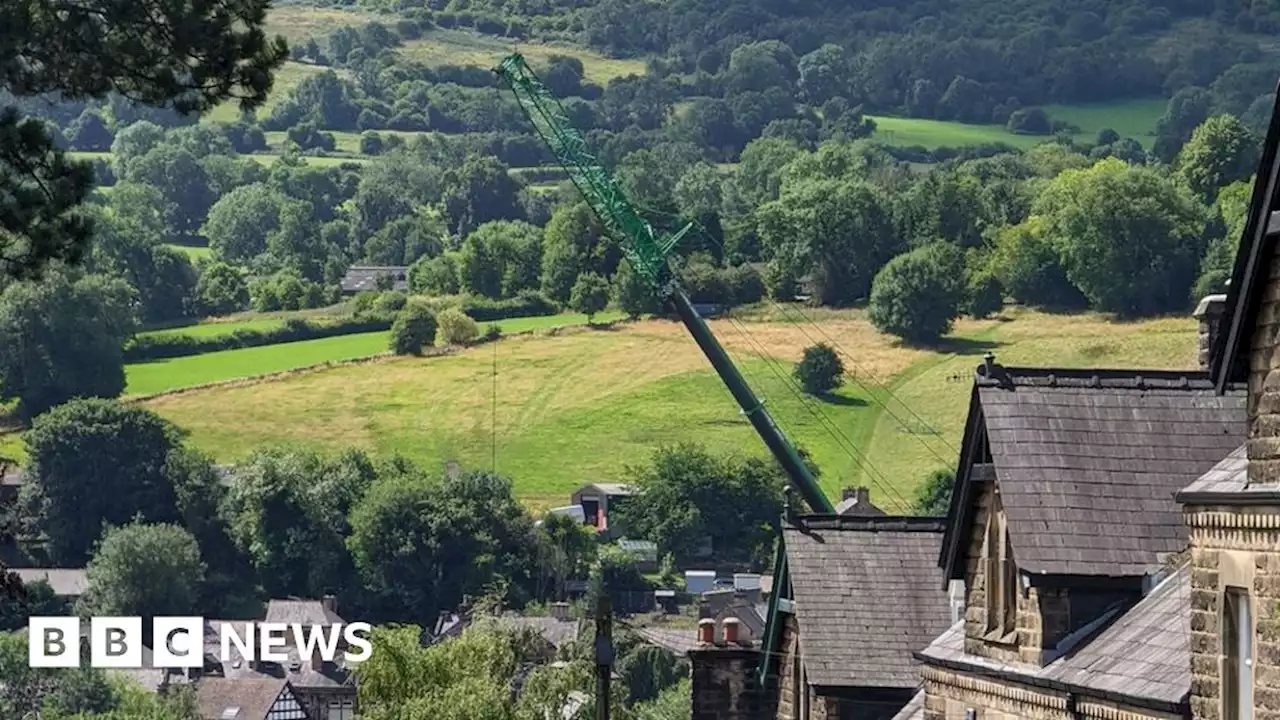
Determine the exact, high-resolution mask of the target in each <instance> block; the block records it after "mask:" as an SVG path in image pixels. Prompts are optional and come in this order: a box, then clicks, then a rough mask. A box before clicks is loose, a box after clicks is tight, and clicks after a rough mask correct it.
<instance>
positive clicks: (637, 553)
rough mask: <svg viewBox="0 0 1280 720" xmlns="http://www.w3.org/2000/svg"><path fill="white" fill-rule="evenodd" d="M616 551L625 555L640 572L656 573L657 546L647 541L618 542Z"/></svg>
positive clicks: (624, 539)
mask: <svg viewBox="0 0 1280 720" xmlns="http://www.w3.org/2000/svg"><path fill="white" fill-rule="evenodd" d="M618 549H619V550H621V551H622V552H624V553H626V554H627V556H628V557H630V558H631V560H632V562H634V563H635V564H636V568H637V569H638V570H639V571H640V572H656V571H657V569H658V544H657V543H655V542H651V541H649V540H628V539H626V538H623V539H621V540H619V541H618Z"/></svg>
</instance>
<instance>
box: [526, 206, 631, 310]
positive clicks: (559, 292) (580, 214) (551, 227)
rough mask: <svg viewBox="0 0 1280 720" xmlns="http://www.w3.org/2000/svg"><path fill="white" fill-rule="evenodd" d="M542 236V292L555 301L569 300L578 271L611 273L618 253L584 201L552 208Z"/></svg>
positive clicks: (619, 255) (615, 246)
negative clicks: (552, 211) (553, 210)
mask: <svg viewBox="0 0 1280 720" xmlns="http://www.w3.org/2000/svg"><path fill="white" fill-rule="evenodd" d="M543 238H544V239H543V245H542V292H543V293H545V294H546V295H547V296H548V297H550V298H551V299H553V300H556V301H557V302H562V303H563V302H567V301H568V300H569V295H570V293H571V292H572V291H573V284H574V283H575V282H577V279H578V276H579V275H581V274H582V273H584V272H588V271H593V272H597V273H599V274H601V275H604V276H606V277H607V276H609V275H611V274H612V272H613V270H614V268H616V267H617V265H618V261H619V260H620V259H621V255H622V253H621V251H620V249H619V248H618V246H617V244H616V243H615V242H613V241H612V240H611V239H610V238H609V237H608V236H607V235H605V234H604V233H603V231H602V230H601V229H600V227H599V224H598V222H597V220H596V217H595V215H594V214H592V212H591V208H589V207H588V206H587V205H586V203H577V204H575V205H562V206H560V207H559V208H556V211H555V213H554V214H553V215H552V216H551V220H550V222H548V223H547V227H546V231H545V232H544V234H543Z"/></svg>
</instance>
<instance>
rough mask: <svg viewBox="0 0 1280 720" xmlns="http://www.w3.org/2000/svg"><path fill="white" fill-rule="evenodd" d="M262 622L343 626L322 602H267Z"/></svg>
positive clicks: (296, 600) (341, 621) (296, 599)
mask: <svg viewBox="0 0 1280 720" xmlns="http://www.w3.org/2000/svg"><path fill="white" fill-rule="evenodd" d="M263 622H269V623H290V624H294V623H296V624H299V625H345V624H346V623H347V621H346V620H343V619H342V617H341V616H340V615H338V613H336V612H334V611H332V610H330V609H329V608H327V607H325V606H324V602H323V601H322V600H302V599H299V598H289V599H287V600H269V601H268V602H267V616H266V618H265V619H264V620H263Z"/></svg>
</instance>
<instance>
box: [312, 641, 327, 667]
mask: <svg viewBox="0 0 1280 720" xmlns="http://www.w3.org/2000/svg"><path fill="white" fill-rule="evenodd" d="M323 667H324V658H322V657H320V648H319V646H317V647H314V648H312V649H311V669H312V670H314V671H315V672H320V670H321V668H323Z"/></svg>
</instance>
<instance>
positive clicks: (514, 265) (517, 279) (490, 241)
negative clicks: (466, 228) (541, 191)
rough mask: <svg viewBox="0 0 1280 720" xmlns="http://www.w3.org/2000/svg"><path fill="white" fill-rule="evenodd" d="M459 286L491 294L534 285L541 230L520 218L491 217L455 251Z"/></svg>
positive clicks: (512, 292) (499, 295) (509, 294)
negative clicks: (460, 284)
mask: <svg viewBox="0 0 1280 720" xmlns="http://www.w3.org/2000/svg"><path fill="white" fill-rule="evenodd" d="M458 262H459V267H458V273H459V278H460V279H461V280H462V284H463V288H464V289H466V290H468V291H470V292H472V293H475V294H477V295H484V296H485V297H491V298H506V297H515V296H516V295H518V294H519V293H521V292H523V291H525V290H533V289H536V288H537V286H538V272H539V270H540V269H541V265H542V231H541V230H540V229H538V228H537V227H535V226H533V225H530V224H529V223H527V222H524V221H523V220H494V221H490V222H487V223H484V224H483V225H481V226H480V227H478V228H476V229H475V231H474V232H472V233H471V234H470V235H468V236H467V239H466V240H465V241H464V242H463V243H462V248H461V249H460V250H459V252H458Z"/></svg>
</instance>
